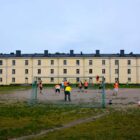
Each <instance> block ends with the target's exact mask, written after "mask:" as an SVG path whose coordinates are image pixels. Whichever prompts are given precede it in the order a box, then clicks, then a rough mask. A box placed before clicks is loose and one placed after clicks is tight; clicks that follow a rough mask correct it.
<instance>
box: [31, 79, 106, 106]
mask: <svg viewBox="0 0 140 140" xmlns="http://www.w3.org/2000/svg"><path fill="white" fill-rule="evenodd" d="M66 86H70V87H71V88H72V90H71V92H70V99H71V100H70V101H69V100H68V99H67V97H66V96H65V90H66V89H65V87H66ZM57 88H58V89H59V90H56V89H57ZM39 102H45V103H48V104H57V105H59V104H61V105H78V106H90V107H91V106H93V107H102V108H105V106H106V102H105V81H104V77H103V76H96V77H41V76H37V77H34V80H33V83H32V93H31V98H30V101H29V103H30V104H36V103H39Z"/></svg>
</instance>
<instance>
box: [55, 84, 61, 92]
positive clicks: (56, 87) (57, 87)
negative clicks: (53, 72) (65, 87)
mask: <svg viewBox="0 0 140 140" xmlns="http://www.w3.org/2000/svg"><path fill="white" fill-rule="evenodd" d="M55 93H59V94H60V85H59V84H56V85H55Z"/></svg>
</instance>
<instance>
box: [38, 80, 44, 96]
mask: <svg viewBox="0 0 140 140" xmlns="http://www.w3.org/2000/svg"><path fill="white" fill-rule="evenodd" d="M38 88H39V90H40V93H41V94H42V89H43V84H42V81H41V80H40V82H39V83H38Z"/></svg>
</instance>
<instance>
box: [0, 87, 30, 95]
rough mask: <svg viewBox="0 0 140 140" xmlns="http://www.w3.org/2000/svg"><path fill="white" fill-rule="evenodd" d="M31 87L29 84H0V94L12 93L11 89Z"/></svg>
mask: <svg viewBox="0 0 140 140" xmlns="http://www.w3.org/2000/svg"><path fill="white" fill-rule="evenodd" d="M28 89H31V86H30V85H28V86H26V85H25V86H24V85H23V86H21V85H9V86H0V94H5V93H12V91H17V90H18V91H19V90H28Z"/></svg>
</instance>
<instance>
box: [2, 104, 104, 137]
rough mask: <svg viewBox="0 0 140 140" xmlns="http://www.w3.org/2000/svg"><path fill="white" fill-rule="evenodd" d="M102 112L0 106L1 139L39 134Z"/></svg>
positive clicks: (94, 110)
mask: <svg viewBox="0 0 140 140" xmlns="http://www.w3.org/2000/svg"><path fill="white" fill-rule="evenodd" d="M101 112H104V110H103V109H93V108H79V107H74V106H51V105H46V104H40V105H36V106H32V107H31V106H27V104H24V103H19V104H0V139H1V140H3V139H10V138H15V137H20V136H24V135H29V134H33V133H38V132H40V131H41V130H44V129H50V128H54V127H58V126H62V124H66V123H68V122H71V121H74V120H77V119H79V118H86V117H89V116H92V115H97V114H98V113H101Z"/></svg>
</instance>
